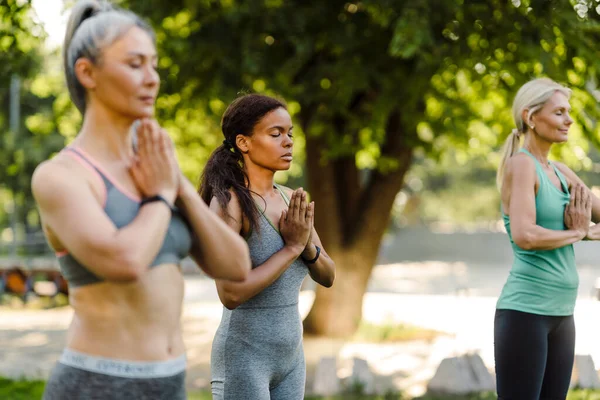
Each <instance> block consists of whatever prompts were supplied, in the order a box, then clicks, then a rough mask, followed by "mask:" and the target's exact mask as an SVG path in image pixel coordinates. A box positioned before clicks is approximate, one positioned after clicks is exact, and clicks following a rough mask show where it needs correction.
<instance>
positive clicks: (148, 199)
mask: <svg viewBox="0 0 600 400" xmlns="http://www.w3.org/2000/svg"><path fill="white" fill-rule="evenodd" d="M155 201H162V202H163V203H165V204H166V205H167V207H169V210H171V212H175V208H174V207H173V206H172V205H171V203H169V201H168V200H167V199H165V198H164V197H163V196H161V195H160V194H155V195H154V196H150V197H145V198H143V199H142V201H141V202H140V207H143V206H144V204H148V203H154V202H155Z"/></svg>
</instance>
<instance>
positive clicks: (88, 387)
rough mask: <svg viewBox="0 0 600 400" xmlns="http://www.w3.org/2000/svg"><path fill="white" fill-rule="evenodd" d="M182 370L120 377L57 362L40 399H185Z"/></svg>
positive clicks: (183, 373)
mask: <svg viewBox="0 0 600 400" xmlns="http://www.w3.org/2000/svg"><path fill="white" fill-rule="evenodd" d="M186 398H187V397H186V393H185V371H184V372H180V373H179V374H177V375H173V376H169V377H166V378H148V379H145V378H122V377H116V376H110V375H104V374H99V373H96V372H89V371H85V370H82V369H79V368H74V367H70V366H67V365H64V364H61V363H57V364H56V366H55V367H54V369H53V371H52V374H51V376H50V379H48V382H47V383H46V389H45V391H44V397H43V400H163V399H164V400H185V399H186Z"/></svg>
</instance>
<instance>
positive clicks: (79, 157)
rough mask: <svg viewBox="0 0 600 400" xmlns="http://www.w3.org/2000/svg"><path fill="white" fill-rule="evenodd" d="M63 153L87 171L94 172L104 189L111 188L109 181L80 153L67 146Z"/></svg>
mask: <svg viewBox="0 0 600 400" xmlns="http://www.w3.org/2000/svg"><path fill="white" fill-rule="evenodd" d="M63 151H65V152H67V153H70V155H71V156H73V158H74V159H75V160H77V161H79V163H80V164H82V165H84V166H85V167H86V168H87V169H88V170H90V171H92V172H94V173H95V174H96V176H97V177H98V178H100V180H101V181H102V182H103V183H104V187H105V188H109V187H111V186H112V182H111V180H110V179H109V178H108V177H107V176H106V175H105V174H104V173H103V172H102V171H101V170H100V168H98V167H97V166H96V165H95V164H94V163H93V162H92V161H90V159H89V158H88V157H86V156H85V155H84V154H83V153H82V152H81V151H79V150H77V149H76V148H75V147H73V146H67V147H65V148H64V149H63Z"/></svg>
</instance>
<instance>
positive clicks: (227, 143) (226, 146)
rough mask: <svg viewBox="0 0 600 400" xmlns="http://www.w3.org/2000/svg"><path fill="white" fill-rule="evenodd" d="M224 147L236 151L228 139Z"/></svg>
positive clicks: (224, 142) (225, 140)
mask: <svg viewBox="0 0 600 400" xmlns="http://www.w3.org/2000/svg"><path fill="white" fill-rule="evenodd" d="M223 146H225V148H226V149H227V150H235V147H234V146H233V145H232V144H231V142H230V141H229V140H227V138H225V139H224V140H223Z"/></svg>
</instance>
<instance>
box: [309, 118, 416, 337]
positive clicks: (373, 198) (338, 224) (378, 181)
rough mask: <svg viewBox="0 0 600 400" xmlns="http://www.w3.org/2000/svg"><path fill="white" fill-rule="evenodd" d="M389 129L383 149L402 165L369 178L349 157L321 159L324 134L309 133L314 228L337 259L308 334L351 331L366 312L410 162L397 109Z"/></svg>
mask: <svg viewBox="0 0 600 400" xmlns="http://www.w3.org/2000/svg"><path fill="white" fill-rule="evenodd" d="M305 131H306V130H305ZM386 131H387V134H386V141H385V143H384V144H383V145H382V154H385V155H386V156H387V157H393V158H395V159H397V160H398V161H399V167H398V169H397V170H395V171H393V172H391V173H388V174H382V173H379V172H377V171H373V172H372V173H371V176H370V177H369V179H368V181H367V182H366V183H365V184H361V183H360V182H359V180H358V179H357V177H358V174H357V173H356V171H353V170H352V168H356V166H355V164H354V162H352V163H350V162H349V159H348V158H341V159H336V160H330V161H329V162H327V163H324V162H322V158H321V149H323V148H324V146H323V144H322V142H321V139H320V138H315V137H310V136H308V137H307V142H306V151H307V160H306V161H307V175H308V186H309V189H310V193H311V197H312V199H313V200H314V201H315V228H316V230H317V232H318V233H319V237H320V238H321V241H322V242H323V245H324V247H325V249H326V250H327V253H328V254H329V255H330V256H331V258H332V259H333V260H334V261H335V263H336V279H335V282H334V284H333V287H331V288H324V287H321V286H318V287H317V290H316V297H315V302H314V304H313V307H312V309H311V311H310V313H309V314H308V316H307V317H306V319H305V321H304V330H305V332H306V333H307V334H314V335H323V336H330V337H347V336H350V335H352V334H353V333H354V332H355V331H356V328H357V327H358V324H359V323H360V320H361V318H362V302H363V296H364V294H365V292H366V289H367V285H368V282H369V277H370V275H371V271H372V270H373V267H374V265H375V262H376V261H377V256H378V254H379V247H380V244H381V239H382V237H383V235H384V233H385V231H386V229H387V227H388V226H389V218H390V212H391V209H392V206H393V204H394V200H395V198H396V194H397V193H398V192H399V191H400V190H401V188H402V184H403V182H404V175H405V174H406V172H407V171H408V169H409V167H410V165H411V162H412V148H411V147H410V146H409V145H407V141H404V140H402V135H401V126H400V118H399V116H398V115H397V114H395V113H393V114H392V115H391V116H390V118H389V120H388V124H387V127H386ZM354 199H358V201H354ZM349 203H350V204H349ZM352 203H355V204H356V207H352Z"/></svg>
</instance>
